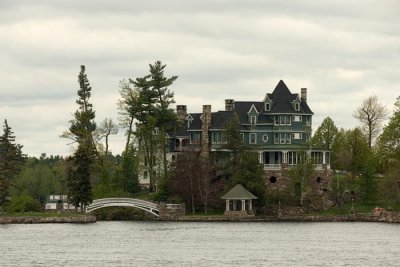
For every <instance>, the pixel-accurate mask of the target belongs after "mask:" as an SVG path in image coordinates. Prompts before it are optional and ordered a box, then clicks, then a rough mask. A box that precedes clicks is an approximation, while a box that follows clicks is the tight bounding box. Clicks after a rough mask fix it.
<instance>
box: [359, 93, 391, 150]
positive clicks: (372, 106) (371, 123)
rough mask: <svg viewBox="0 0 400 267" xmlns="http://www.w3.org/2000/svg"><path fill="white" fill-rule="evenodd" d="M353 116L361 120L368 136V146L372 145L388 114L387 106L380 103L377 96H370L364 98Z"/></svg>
mask: <svg viewBox="0 0 400 267" xmlns="http://www.w3.org/2000/svg"><path fill="white" fill-rule="evenodd" d="M353 116H354V117H355V118H356V119H358V120H359V121H360V122H361V125H362V130H363V132H364V134H365V135H366V136H367V138H368V146H369V147H372V142H373V141H374V140H375V138H376V137H377V136H378V134H379V132H380V130H381V126H382V122H383V121H384V120H385V118H386V116H387V110H386V108H385V106H383V105H382V104H381V103H379V101H378V97H377V96H370V97H368V98H367V99H364V101H363V103H362V104H361V106H360V107H359V108H358V109H357V110H356V111H355V112H354V114H353Z"/></svg>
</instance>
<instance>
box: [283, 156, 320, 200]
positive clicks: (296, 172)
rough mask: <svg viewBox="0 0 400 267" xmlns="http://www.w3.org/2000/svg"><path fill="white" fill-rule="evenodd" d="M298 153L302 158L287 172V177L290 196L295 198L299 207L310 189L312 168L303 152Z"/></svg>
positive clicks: (308, 158)
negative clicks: (289, 184) (289, 183)
mask: <svg viewBox="0 0 400 267" xmlns="http://www.w3.org/2000/svg"><path fill="white" fill-rule="evenodd" d="M298 153H300V154H301V155H302V157H301V158H300V162H299V163H298V164H296V165H294V166H293V167H292V168H291V169H290V170H289V177H290V178H291V179H290V181H291V188H292V189H293V192H292V195H294V196H295V198H297V200H298V203H299V205H300V206H303V205H304V197H305V194H306V192H307V191H308V190H309V189H310V188H311V182H312V178H313V176H312V175H313V173H314V166H313V163H312V160H311V158H310V157H309V156H308V155H307V153H305V151H299V152H298Z"/></svg>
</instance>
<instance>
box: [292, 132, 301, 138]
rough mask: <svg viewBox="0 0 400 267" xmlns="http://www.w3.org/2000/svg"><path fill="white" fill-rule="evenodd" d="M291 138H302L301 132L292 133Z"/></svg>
mask: <svg viewBox="0 0 400 267" xmlns="http://www.w3.org/2000/svg"><path fill="white" fill-rule="evenodd" d="M292 139H302V134H301V133H293V134H292Z"/></svg>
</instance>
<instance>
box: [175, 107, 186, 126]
mask: <svg viewBox="0 0 400 267" xmlns="http://www.w3.org/2000/svg"><path fill="white" fill-rule="evenodd" d="M186 115H187V110H186V105H176V118H177V119H178V121H179V122H184V121H185V118H186Z"/></svg>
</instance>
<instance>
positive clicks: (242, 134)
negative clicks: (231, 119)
mask: <svg viewBox="0 0 400 267" xmlns="http://www.w3.org/2000/svg"><path fill="white" fill-rule="evenodd" d="M240 138H242V141H243V142H244V133H241V134H240Z"/></svg>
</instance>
